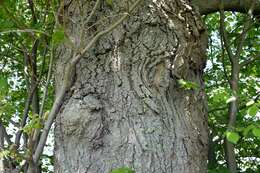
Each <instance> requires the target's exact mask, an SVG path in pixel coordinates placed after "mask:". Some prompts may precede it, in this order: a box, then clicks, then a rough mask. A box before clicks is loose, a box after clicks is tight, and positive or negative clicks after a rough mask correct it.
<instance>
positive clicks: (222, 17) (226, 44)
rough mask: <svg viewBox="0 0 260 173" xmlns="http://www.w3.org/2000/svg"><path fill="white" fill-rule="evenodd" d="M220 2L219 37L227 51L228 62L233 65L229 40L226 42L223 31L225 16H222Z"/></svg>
mask: <svg viewBox="0 0 260 173" xmlns="http://www.w3.org/2000/svg"><path fill="white" fill-rule="evenodd" d="M222 1H223V0H222ZM222 1H221V5H220V36H221V37H222V38H223V42H224V47H225V49H226V51H227V54H228V57H229V60H230V62H231V63H232V64H233V63H234V59H235V58H234V55H233V53H232V50H231V48H230V44H229V40H228V37H227V33H226V29H225V22H224V21H225V14H224V9H223V2H222Z"/></svg>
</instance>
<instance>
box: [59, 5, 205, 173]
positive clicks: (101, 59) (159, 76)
mask: <svg viewBox="0 0 260 173" xmlns="http://www.w3.org/2000/svg"><path fill="white" fill-rule="evenodd" d="M124 3H125V1H116V0H115V1H113V4H114V7H113V9H109V7H107V5H106V4H101V7H100V9H99V11H98V14H97V15H96V17H100V16H104V15H111V14H112V13H116V14H119V12H121V11H123V10H124V9H123V7H125V5H124ZM82 9H84V14H89V13H90V8H89V7H84V6H83V7H82ZM66 10H67V11H65V15H66V14H67V15H68V16H69V17H70V19H69V20H67V21H64V22H65V23H66V29H67V32H68V35H69V36H70V38H74V39H73V40H76V41H77V38H78V37H79V33H80V31H81V26H80V23H81V22H80V19H82V18H81V17H80V13H79V5H78V3H77V1H75V2H74V1H73V2H72V3H71V4H70V6H69V7H68V8H67V9H66ZM115 20H116V17H115V18H110V19H109V21H105V22H103V23H102V25H101V24H100V25H97V26H96V27H95V28H94V29H93V28H92V29H91V30H88V31H87V32H85V33H84V37H83V40H84V41H85V42H87V41H88V39H89V37H90V35H91V34H93V33H95V32H96V30H100V29H102V27H104V26H108V25H109V24H110V23H112V22H113V21H115ZM94 22H95V21H94ZM206 46H207V37H206V33H205V29H204V28H203V26H202V22H201V19H200V18H199V15H198V14H197V12H195V11H194V10H193V8H190V6H189V3H188V2H186V1H184V0H176V1H171V0H155V1H153V2H151V1H144V3H142V4H141V6H140V7H139V8H138V10H136V11H135V13H134V14H133V15H131V16H130V17H129V18H128V20H126V21H125V22H124V23H123V24H122V25H120V26H119V27H118V28H116V29H115V30H114V31H113V32H112V33H110V34H108V35H106V36H105V37H103V38H101V39H100V40H99V41H98V42H97V44H96V45H95V47H93V49H91V51H90V52H89V53H88V54H86V55H84V58H83V59H81V60H80V62H79V63H78V64H77V68H76V74H75V83H74V85H73V87H72V89H71V90H70V92H69V93H68V94H67V97H66V101H65V103H64V104H63V106H62V109H61V111H60V113H59V115H58V117H57V119H56V127H55V172H56V173H74V172H75V173H78V172H79V173H84V172H86V173H109V171H111V169H113V168H119V167H129V168H132V169H133V170H135V171H136V173H175V172H176V173H188V172H189V173H203V172H206V171H207V145H208V144H207V142H208V133H207V113H206V112H207V110H206V104H205V102H206V98H205V94H204V89H203V81H202V73H203V68H204V64H205V50H206ZM58 51H59V53H60V54H59V55H60V56H59V59H58V60H57V68H56V70H57V73H56V86H57V88H56V90H57V91H58V90H59V88H60V85H61V83H62V73H63V68H64V66H65V65H64V64H65V63H66V61H67V60H68V59H69V58H70V55H71V54H73V51H72V50H71V49H69V48H67V47H66V46H61V47H60V48H59V50H58ZM178 79H184V80H188V81H192V82H194V83H196V84H198V86H199V88H197V89H189V90H186V89H184V88H182V87H181V86H180V85H179V84H178Z"/></svg>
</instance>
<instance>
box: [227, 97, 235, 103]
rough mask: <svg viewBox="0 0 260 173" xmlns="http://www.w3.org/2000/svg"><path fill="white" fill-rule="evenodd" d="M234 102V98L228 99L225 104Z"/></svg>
mask: <svg viewBox="0 0 260 173" xmlns="http://www.w3.org/2000/svg"><path fill="white" fill-rule="evenodd" d="M235 100H236V97H235V96H232V97H230V98H229V99H227V101H226V103H230V102H233V101H235Z"/></svg>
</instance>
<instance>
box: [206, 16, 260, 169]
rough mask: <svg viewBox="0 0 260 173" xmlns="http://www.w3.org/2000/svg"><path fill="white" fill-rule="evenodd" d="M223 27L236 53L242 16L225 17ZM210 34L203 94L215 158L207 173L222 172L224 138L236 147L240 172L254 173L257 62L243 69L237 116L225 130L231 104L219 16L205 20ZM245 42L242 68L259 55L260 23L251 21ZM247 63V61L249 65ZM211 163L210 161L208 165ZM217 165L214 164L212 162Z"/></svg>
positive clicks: (258, 122)
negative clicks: (205, 94) (206, 97)
mask: <svg viewBox="0 0 260 173" xmlns="http://www.w3.org/2000/svg"><path fill="white" fill-rule="evenodd" d="M225 15H226V18H225V25H226V30H227V35H228V39H229V40H230V41H231V45H230V47H231V49H232V51H234V50H236V48H237V45H238V44H239V43H238V42H237V41H238V40H239V37H240V35H241V33H242V29H243V24H244V23H245V20H246V18H245V14H240V13H231V12H226V13H225ZM204 20H205V23H206V25H207V28H208V32H209V35H210V36H209V47H208V63H207V67H206V69H205V76H204V79H205V83H206V92H207V95H208V105H209V118H208V121H209V127H210V132H211V135H210V141H211V143H212V144H213V145H214V147H213V148H211V150H213V153H214V156H213V157H214V158H209V163H212V164H211V165H209V168H210V169H209V172H212V173H213V172H225V171H224V170H222V168H223V167H225V166H226V161H225V152H224V151H225V148H224V144H225V143H224V141H225V138H226V139H227V140H228V141H230V142H231V143H234V144H235V151H236V152H235V153H236V159H237V164H238V167H239V171H240V172H254V171H256V170H258V169H259V165H257V162H258V163H259V160H260V157H259V150H258V149H259V147H260V146H259V144H260V138H259V127H260V112H259V107H260V101H259V95H260V85H259V79H260V78H259V77H260V73H259V65H260V61H259V60H257V59H256V60H255V61H252V62H250V63H248V64H246V65H245V66H242V68H241V71H240V75H239V76H240V80H239V100H238V101H239V105H238V108H239V112H238V115H237V117H236V125H235V126H234V127H233V128H232V129H229V130H228V129H227V124H228V106H229V104H230V103H231V102H232V101H234V99H235V98H234V97H233V96H232V90H231V88H230V84H229V82H228V80H229V79H230V75H231V69H232V63H230V62H229V58H228V55H227V53H226V52H225V51H223V49H222V47H221V39H220V33H219V28H220V25H219V20H220V16H219V14H218V13H215V14H212V15H208V16H205V17H204ZM253 20H254V21H253V22H252V23H251V26H250V29H249V30H248V31H247V35H246V38H245V40H244V45H243V51H242V52H241V55H240V57H239V58H240V59H239V62H240V63H241V64H242V63H243V62H246V61H247V60H248V59H249V58H251V57H256V56H257V54H259V50H260V49H259V44H256V43H257V40H258V41H259V34H260V30H259V27H258V26H259V22H258V21H257V19H253ZM248 62H249V61H248ZM210 160H212V161H210ZM214 161H216V162H214Z"/></svg>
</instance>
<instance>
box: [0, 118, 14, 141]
mask: <svg viewBox="0 0 260 173" xmlns="http://www.w3.org/2000/svg"><path fill="white" fill-rule="evenodd" d="M0 130H2V133H3V137H4V139H5V140H6V142H7V144H8V145H11V144H12V141H11V139H10V136H9V135H8V134H7V132H6V129H5V127H4V125H3V124H2V122H1V121H0Z"/></svg>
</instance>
